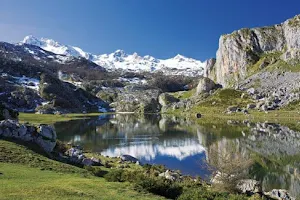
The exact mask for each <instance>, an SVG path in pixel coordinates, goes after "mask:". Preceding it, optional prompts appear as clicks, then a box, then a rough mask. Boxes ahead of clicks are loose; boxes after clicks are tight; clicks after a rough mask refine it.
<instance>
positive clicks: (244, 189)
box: [236, 179, 262, 194]
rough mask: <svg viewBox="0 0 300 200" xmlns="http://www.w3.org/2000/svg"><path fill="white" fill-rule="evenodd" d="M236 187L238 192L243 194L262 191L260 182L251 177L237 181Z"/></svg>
mask: <svg viewBox="0 0 300 200" xmlns="http://www.w3.org/2000/svg"><path fill="white" fill-rule="evenodd" d="M236 188H237V189H238V191H239V192H241V193H243V194H255V193H260V192H262V187H261V184H260V182H258V181H256V180H252V179H245V180H241V181H239V183H238V184H237V186H236Z"/></svg>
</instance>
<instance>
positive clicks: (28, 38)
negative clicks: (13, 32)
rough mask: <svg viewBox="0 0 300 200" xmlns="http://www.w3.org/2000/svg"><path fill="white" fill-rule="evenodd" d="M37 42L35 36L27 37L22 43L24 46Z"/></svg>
mask: <svg viewBox="0 0 300 200" xmlns="http://www.w3.org/2000/svg"><path fill="white" fill-rule="evenodd" d="M36 42H39V40H38V39H37V38H36V37H34V36H33V35H27V36H25V37H24V39H23V41H22V43H24V44H32V43H36Z"/></svg>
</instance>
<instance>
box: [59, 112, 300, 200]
mask: <svg viewBox="0 0 300 200" xmlns="http://www.w3.org/2000/svg"><path fill="white" fill-rule="evenodd" d="M55 129H56V131H57V134H58V139H60V140H62V141H64V142H71V143H74V144H78V145H81V146H83V147H84V149H87V150H91V151H93V152H98V153H101V154H103V155H108V156H119V155H121V154H129V155H132V156H134V157H136V158H138V159H139V160H141V162H142V163H150V164H163V165H165V166H166V167H168V168H170V169H175V170H180V171H181V172H182V173H183V174H186V175H192V176H201V177H202V178H204V179H208V178H209V177H210V176H211V173H212V170H211V169H212V167H210V163H211V162H212V160H213V159H215V158H216V156H217V155H220V154H224V153H227V152H228V153H229V154H230V155H231V156H232V157H237V156H240V157H242V158H244V159H249V158H251V159H252V160H254V161H255V162H254V164H253V165H252V166H251V167H250V168H249V170H248V174H249V176H250V177H251V178H254V179H256V180H260V181H261V182H262V185H263V188H264V189H265V190H270V189H274V188H284V189H287V190H289V192H290V193H291V194H292V195H293V196H297V197H300V132H297V131H294V130H292V129H290V128H288V127H286V126H281V125H280V124H271V123H250V122H247V121H244V122H236V121H230V120H229V121H227V122H224V123H219V122H217V121H216V122H212V123H205V125H200V124H197V123H195V122H193V121H190V120H187V119H181V118H176V117H173V116H160V115H145V116H142V117H141V116H135V115H125V114H116V115H101V116H99V117H94V118H91V119H83V120H74V121H69V122H60V123H56V124H55Z"/></svg>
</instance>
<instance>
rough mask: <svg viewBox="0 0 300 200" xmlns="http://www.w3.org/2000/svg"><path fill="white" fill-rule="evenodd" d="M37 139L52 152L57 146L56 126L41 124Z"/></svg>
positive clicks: (37, 141)
mask: <svg viewBox="0 0 300 200" xmlns="http://www.w3.org/2000/svg"><path fill="white" fill-rule="evenodd" d="M35 141H36V143H37V144H38V145H39V146H40V147H42V149H44V150H45V151H46V152H49V153H50V152H52V151H53V149H54V147H55V146H56V132H55V130H54V128H53V127H51V126H48V125H41V126H40V127H39V134H38V135H37V138H36V139H35Z"/></svg>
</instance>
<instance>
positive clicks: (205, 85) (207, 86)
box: [196, 77, 216, 95]
mask: <svg viewBox="0 0 300 200" xmlns="http://www.w3.org/2000/svg"><path fill="white" fill-rule="evenodd" d="M215 87H216V84H215V82H214V81H212V80H211V79H209V78H207V77H202V78H201V79H200V80H199V83H198V86H197V91H196V95H199V94H202V93H208V92H210V91H211V90H213V89H214V88H215Z"/></svg>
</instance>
